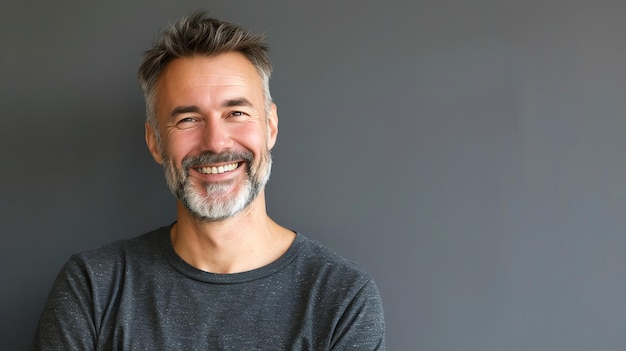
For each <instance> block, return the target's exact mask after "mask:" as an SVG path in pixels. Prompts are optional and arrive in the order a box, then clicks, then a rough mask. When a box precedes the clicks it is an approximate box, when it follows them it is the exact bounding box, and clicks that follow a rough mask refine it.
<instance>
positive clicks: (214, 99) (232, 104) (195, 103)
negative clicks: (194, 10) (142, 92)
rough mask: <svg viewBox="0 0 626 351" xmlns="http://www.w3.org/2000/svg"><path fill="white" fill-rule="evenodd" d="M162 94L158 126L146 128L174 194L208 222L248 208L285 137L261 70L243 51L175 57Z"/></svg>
mask: <svg viewBox="0 0 626 351" xmlns="http://www.w3.org/2000/svg"><path fill="white" fill-rule="evenodd" d="M156 94H157V100H156V105H155V108H156V115H157V120H158V122H159V128H158V131H154V130H153V129H152V128H151V127H150V126H149V125H146V142H147V143H148V147H149V149H150V151H151V153H152V155H153V157H154V158H155V160H156V161H157V162H159V163H161V164H162V165H163V167H164V169H165V175H166V179H167V183H168V186H169V187H170V190H171V191H172V193H173V194H174V195H175V196H176V197H177V198H178V200H179V201H180V202H181V203H182V204H183V205H184V206H185V207H186V208H187V210H188V211H189V212H190V213H191V214H192V215H193V216H194V217H196V218H198V219H201V220H205V221H218V220H223V219H226V218H229V217H232V216H234V215H236V214H237V213H239V212H240V211H241V210H243V209H244V208H246V207H247V206H248V205H249V204H250V203H251V202H252V201H253V200H254V199H255V198H256V197H257V195H258V194H259V193H260V192H261V191H262V190H263V188H264V186H265V183H266V182H267V180H268V178H269V175H270V169H271V157H270V152H269V150H270V149H271V148H272V147H273V146H274V143H275V141H276V135H277V132H278V129H277V123H278V120H277V116H276V106H275V105H273V104H272V106H271V108H270V113H269V115H266V111H265V96H264V94H263V88H262V82H261V78H260V77H259V75H258V73H257V71H256V70H255V68H254V66H253V65H252V64H251V63H250V62H249V61H248V60H247V59H246V58H245V57H244V56H243V55H242V54H239V53H225V54H220V55H217V56H211V57H207V56H193V57H188V58H179V59H175V60H173V61H171V62H170V63H168V64H167V66H166V67H165V69H164V70H163V71H162V72H161V75H160V77H159V80H158V82H157V92H156ZM155 133H159V134H160V138H161V141H160V145H159V143H158V141H157V138H156V135H155Z"/></svg>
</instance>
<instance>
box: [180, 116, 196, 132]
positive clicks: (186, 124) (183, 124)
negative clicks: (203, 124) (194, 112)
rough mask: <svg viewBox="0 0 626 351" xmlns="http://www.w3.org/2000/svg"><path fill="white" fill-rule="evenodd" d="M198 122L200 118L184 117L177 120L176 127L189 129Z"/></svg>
mask: <svg viewBox="0 0 626 351" xmlns="http://www.w3.org/2000/svg"><path fill="white" fill-rule="evenodd" d="M196 122H198V119H197V118H195V117H184V118H181V119H179V120H178V121H177V122H176V127H178V128H180V129H187V128H191V127H192V126H194V125H195V123H196Z"/></svg>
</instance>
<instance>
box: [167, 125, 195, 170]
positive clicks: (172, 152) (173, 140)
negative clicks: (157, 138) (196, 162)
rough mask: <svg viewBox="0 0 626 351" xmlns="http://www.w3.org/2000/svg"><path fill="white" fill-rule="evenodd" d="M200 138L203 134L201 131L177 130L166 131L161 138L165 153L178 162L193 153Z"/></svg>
mask: <svg viewBox="0 0 626 351" xmlns="http://www.w3.org/2000/svg"><path fill="white" fill-rule="evenodd" d="M200 140H201V135H200V133H199V132H193V131H176V132H170V133H166V135H165V137H164V138H163V139H162V140H161V143H162V149H163V153H164V155H165V156H166V157H168V158H170V159H171V160H173V161H174V162H175V163H176V164H180V163H181V161H182V159H183V158H185V156H187V155H189V154H190V153H191V151H192V150H193V149H194V148H195V147H196V146H197V145H198V143H199V142H200Z"/></svg>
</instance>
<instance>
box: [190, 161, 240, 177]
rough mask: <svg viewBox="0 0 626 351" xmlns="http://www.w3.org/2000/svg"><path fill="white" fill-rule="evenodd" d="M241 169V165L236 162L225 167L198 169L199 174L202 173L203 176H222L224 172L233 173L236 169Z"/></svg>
mask: <svg viewBox="0 0 626 351" xmlns="http://www.w3.org/2000/svg"><path fill="white" fill-rule="evenodd" d="M238 167H239V163H237V162H235V163H229V164H226V165H223V166H218V167H215V166H213V167H199V168H197V170H198V172H200V173H202V174H222V173H224V172H231V171H234V170H235V169H237V168H238Z"/></svg>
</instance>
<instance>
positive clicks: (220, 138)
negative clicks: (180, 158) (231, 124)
mask: <svg viewBox="0 0 626 351" xmlns="http://www.w3.org/2000/svg"><path fill="white" fill-rule="evenodd" d="M225 123H226V122H225V121H224V120H223V119H221V118H211V119H208V120H207V121H206V124H205V126H204V130H203V131H202V141H201V146H202V148H203V149H204V150H203V151H212V152H215V153H219V152H221V151H224V150H226V149H229V148H231V146H232V143H233V141H232V139H231V135H230V132H229V130H228V127H227V126H226V125H225Z"/></svg>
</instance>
